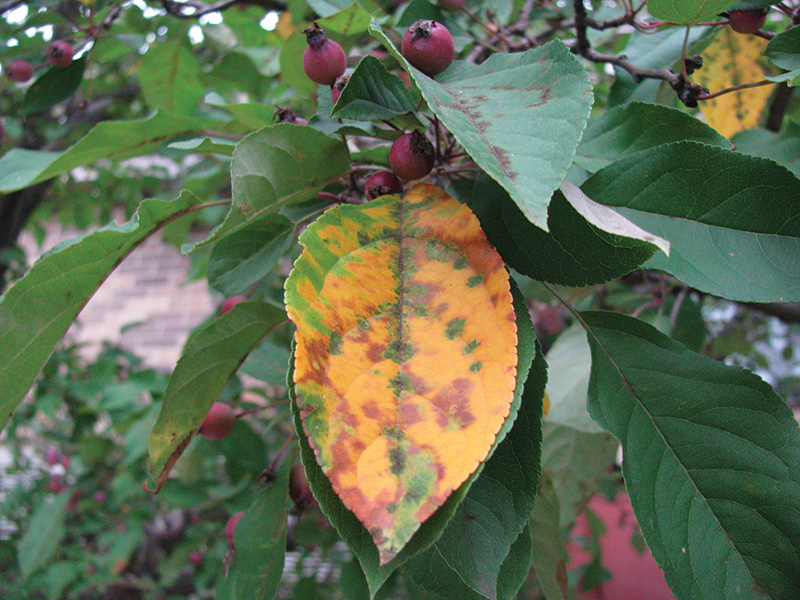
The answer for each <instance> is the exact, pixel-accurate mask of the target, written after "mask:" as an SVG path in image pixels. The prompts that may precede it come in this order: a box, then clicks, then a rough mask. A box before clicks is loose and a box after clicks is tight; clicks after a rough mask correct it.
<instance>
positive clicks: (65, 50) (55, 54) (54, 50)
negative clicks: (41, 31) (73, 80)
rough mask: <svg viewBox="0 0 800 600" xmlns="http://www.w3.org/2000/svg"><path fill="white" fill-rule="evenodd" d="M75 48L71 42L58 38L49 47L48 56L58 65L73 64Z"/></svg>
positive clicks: (66, 65) (51, 61)
mask: <svg viewBox="0 0 800 600" xmlns="http://www.w3.org/2000/svg"><path fill="white" fill-rule="evenodd" d="M72 55H73V50H72V46H71V45H70V43H69V42H65V41H64V40H56V41H55V42H53V43H52V44H50V47H49V48H48V49H47V58H49V59H50V63H51V64H52V65H54V66H56V67H68V66H70V65H71V64H72Z"/></svg>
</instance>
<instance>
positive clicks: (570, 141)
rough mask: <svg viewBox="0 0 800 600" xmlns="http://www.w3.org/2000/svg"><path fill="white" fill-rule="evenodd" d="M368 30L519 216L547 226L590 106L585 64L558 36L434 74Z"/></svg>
mask: <svg viewBox="0 0 800 600" xmlns="http://www.w3.org/2000/svg"><path fill="white" fill-rule="evenodd" d="M370 33H371V34H372V36H373V37H375V38H377V39H378V40H380V42H381V43H382V44H383V45H384V47H386V49H387V50H388V51H389V52H390V53H391V54H392V55H393V56H394V58H396V59H397V60H398V62H400V64H401V65H402V66H403V68H404V69H406V70H407V71H408V73H409V75H410V76H411V78H412V79H413V80H414V82H415V83H416V84H417V86H418V87H419V90H420V92H421V93H422V96H423V98H424V99H425V102H426V103H427V104H428V107H429V108H430V110H431V111H432V112H433V113H434V114H435V115H436V116H437V117H438V118H439V120H440V121H441V122H442V123H443V124H444V125H445V127H446V128H447V130H448V131H449V132H451V133H452V134H453V136H454V137H455V139H456V140H458V142H459V143H460V144H461V145H462V146H463V147H464V150H465V151H466V152H467V154H468V155H469V158H471V159H472V160H474V161H475V163H476V164H477V165H478V166H480V167H481V169H483V170H484V171H485V172H486V174H487V175H489V176H490V177H491V178H492V179H494V180H495V181H496V182H497V183H499V184H500V185H501V186H502V187H503V188H504V189H505V190H506V191H507V192H508V194H509V195H510V196H511V198H512V199H513V200H514V202H515V203H516V204H517V206H519V209H520V210H521V211H522V213H523V214H524V215H525V217H526V218H527V219H528V220H529V221H530V222H531V223H533V224H534V225H536V226H537V227H539V228H541V229H543V230H545V231H548V223H547V207H548V205H549V203H550V198H551V197H552V195H553V192H554V191H555V190H556V189H558V186H559V185H561V182H562V181H563V180H564V177H565V176H566V174H567V170H568V169H569V168H570V166H571V165H572V159H573V158H574V156H575V150H576V148H577V147H578V143H579V142H580V140H581V135H582V134H583V130H584V128H585V127H586V121H587V119H588V117H589V111H590V109H591V106H592V86H591V83H590V82H589V77H588V75H587V73H586V69H585V67H584V66H583V65H582V64H581V63H580V61H579V60H578V59H577V58H576V57H575V56H574V55H573V54H571V53H570V51H569V49H568V48H567V46H566V45H565V44H564V43H562V42H561V41H552V42H548V43H547V44H544V45H542V46H539V47H538V48H532V49H530V50H526V51H525V52H514V53H508V52H498V53H495V54H492V55H491V56H490V57H489V58H488V59H487V60H486V61H485V62H483V63H481V64H480V65H476V64H473V63H471V62H468V61H460V60H456V61H453V64H451V65H450V66H449V67H448V68H447V70H445V71H444V72H442V73H440V74H438V75H437V76H436V79H435V80H434V79H432V78H430V77H428V76H427V75H424V74H423V73H422V72H421V71H419V70H417V69H415V68H414V67H412V66H411V65H410V64H409V63H408V62H407V61H406V59H405V58H403V56H402V55H401V54H400V52H398V50H397V48H395V46H394V45H393V44H392V42H391V40H390V39H389V38H388V37H387V36H386V34H385V33H384V32H383V31H382V30H381V27H380V25H379V24H378V22H377V20H375V19H374V18H373V20H372V23H371V24H370Z"/></svg>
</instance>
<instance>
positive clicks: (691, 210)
mask: <svg viewBox="0 0 800 600" xmlns="http://www.w3.org/2000/svg"><path fill="white" fill-rule="evenodd" d="M583 190H584V192H586V194H588V195H589V196H590V197H591V198H593V199H594V200H596V201H597V202H600V203H602V204H606V205H608V206H614V207H617V210H618V211H619V212H620V213H621V214H622V215H623V216H625V217H627V218H628V219H630V220H631V221H633V222H634V223H636V224H637V225H639V226H640V227H642V228H643V229H646V230H647V231H649V232H651V233H654V234H656V235H658V236H660V237H662V238H665V239H667V240H669V242H670V244H671V252H670V255H669V257H667V256H664V255H663V254H661V253H658V254H656V255H655V256H654V257H653V258H652V259H651V260H650V261H648V263H647V264H646V266H647V267H650V268H655V269H662V270H664V271H667V272H668V273H671V274H672V275H674V276H675V277H677V278H678V279H680V280H681V281H683V282H684V283H687V284H689V285H691V286H693V287H696V288H698V289H701V290H703V291H705V292H709V293H712V294H716V295H719V296H723V297H725V298H729V299H732V300H744V301H753V302H773V301H777V302H786V301H793V300H800V261H797V260H796V257H797V256H798V254H799V253H800V218H799V217H800V181H798V180H797V179H796V178H795V177H794V176H793V175H792V174H791V173H790V172H789V171H787V170H786V169H784V168H783V167H780V166H779V165H776V164H775V163H773V162H772V161H769V160H764V159H761V158H755V157H752V156H746V155H743V154H739V153H737V152H731V151H728V150H724V149H722V148H716V147H712V146H707V145H705V144H698V143H696V142H678V143H674V144H667V145H665V146H660V147H657V148H651V149H649V150H645V151H642V152H639V153H637V154H635V155H632V156H629V157H626V158H623V159H621V160H619V161H617V162H616V163H614V164H612V165H610V166H608V167H606V168H605V169H602V170H601V171H599V172H598V173H596V174H595V175H594V176H592V177H591V178H590V179H589V180H588V181H587V182H586V183H585V184H584V185H583Z"/></svg>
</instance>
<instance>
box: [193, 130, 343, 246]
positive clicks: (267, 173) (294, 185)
mask: <svg viewBox="0 0 800 600" xmlns="http://www.w3.org/2000/svg"><path fill="white" fill-rule="evenodd" d="M349 168H350V159H349V157H348V154H347V147H346V146H345V144H344V142H342V141H341V140H337V139H334V138H332V137H329V136H327V135H325V134H324V133H321V132H319V131H317V130H316V129H314V128H313V127H309V126H307V125H295V124H293V123H277V124H276V125H273V126H270V127H265V128H264V129H260V130H258V131H256V132H255V133H252V134H250V135H249V136H247V137H246V138H245V139H244V140H242V141H241V142H239V144H238V145H237V146H236V150H235V151H234V152H233V158H232V159H231V179H232V185H233V201H234V206H232V207H231V211H230V212H229V213H228V216H227V217H226V218H225V222H224V223H223V224H222V225H221V226H220V227H219V228H217V230H215V231H214V233H212V235H211V236H210V237H208V238H207V239H206V240H204V241H203V242H201V243H202V244H205V243H208V242H211V241H214V240H218V239H220V238H222V237H224V236H226V235H229V234H231V233H233V232H236V231H239V230H241V229H243V228H245V227H247V226H248V224H250V223H254V222H257V221H259V220H263V219H265V218H266V217H268V216H269V215H271V214H272V213H274V212H276V211H278V210H280V209H281V208H283V207H285V206H289V205H292V204H300V203H302V202H306V201H307V200H311V199H312V198H314V197H315V196H316V195H317V192H318V191H319V190H321V189H322V188H323V187H325V186H326V185H328V184H330V183H333V182H334V181H336V180H337V179H338V178H339V177H341V176H342V175H344V174H345V173H346V172H347V170H348V169H349Z"/></svg>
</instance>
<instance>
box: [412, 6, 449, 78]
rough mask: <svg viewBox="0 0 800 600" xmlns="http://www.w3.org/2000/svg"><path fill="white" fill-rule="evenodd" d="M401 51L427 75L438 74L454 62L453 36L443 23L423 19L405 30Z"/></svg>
mask: <svg viewBox="0 0 800 600" xmlns="http://www.w3.org/2000/svg"><path fill="white" fill-rule="evenodd" d="M400 52H401V53H402V54H403V56H404V57H405V58H406V60H407V61H408V62H410V63H411V64H412V65H414V66H415V67H416V68H418V69H419V70H420V71H422V72H423V73H425V74H426V75H436V74H437V73H441V72H442V71H444V70H445V69H446V68H447V67H449V66H450V63H452V62H453V57H454V56H455V48H454V47H453V36H452V35H450V31H448V29H447V27H445V26H444V25H442V24H441V23H437V22H436V21H428V20H425V19H423V20H420V21H417V22H416V23H414V24H413V25H411V27H409V28H408V30H407V31H406V32H405V34H404V35H403V39H402V41H401V42H400Z"/></svg>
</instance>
